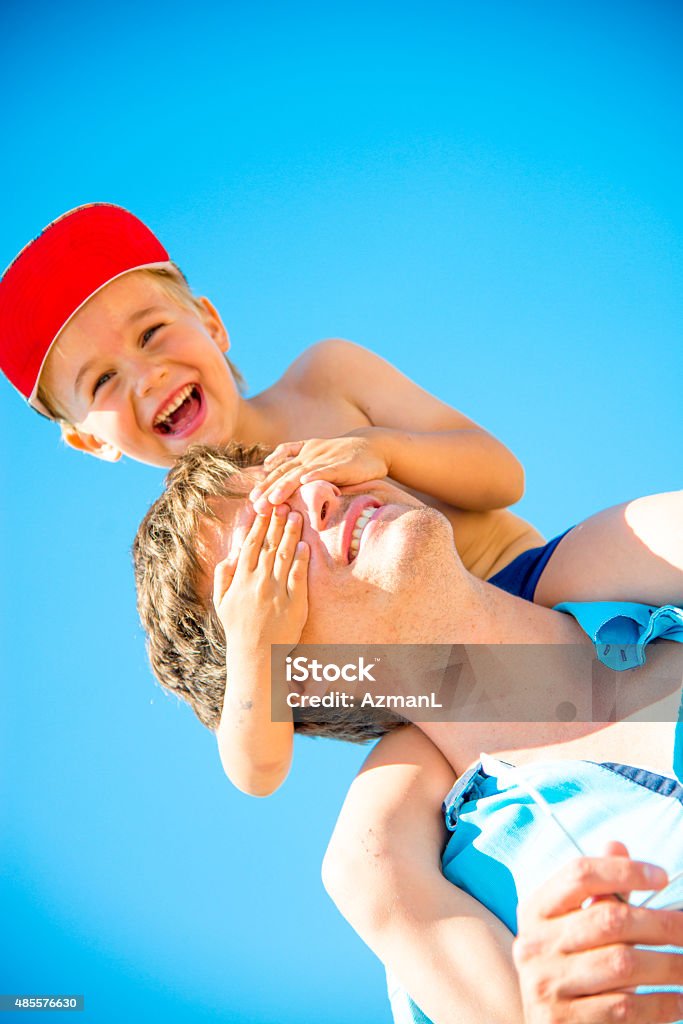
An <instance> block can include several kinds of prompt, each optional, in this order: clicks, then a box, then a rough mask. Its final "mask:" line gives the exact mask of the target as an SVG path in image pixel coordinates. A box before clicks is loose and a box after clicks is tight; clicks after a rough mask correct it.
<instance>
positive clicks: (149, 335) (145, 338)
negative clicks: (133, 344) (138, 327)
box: [140, 324, 164, 346]
mask: <svg viewBox="0 0 683 1024" xmlns="http://www.w3.org/2000/svg"><path fill="white" fill-rule="evenodd" d="M163 326H164V325H163V324H155V325H154V327H150V328H148V329H147V330H146V331H145V332H144V334H143V335H142V336H141V338H140V341H141V342H142V344H143V346H144V345H146V344H147V342H148V341H151V340H152V338H153V337H154V335H155V333H156V332H157V331H158V330H159V328H160V327H163Z"/></svg>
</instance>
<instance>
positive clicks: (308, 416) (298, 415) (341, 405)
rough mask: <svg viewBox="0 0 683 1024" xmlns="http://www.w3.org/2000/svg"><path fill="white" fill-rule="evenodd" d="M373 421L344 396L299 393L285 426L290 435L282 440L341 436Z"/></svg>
mask: <svg viewBox="0 0 683 1024" xmlns="http://www.w3.org/2000/svg"><path fill="white" fill-rule="evenodd" d="M371 425H372V424H371V423H370V421H369V420H368V418H367V416H366V415H365V413H363V412H361V410H360V409H358V408H357V407H356V406H354V405H352V404H351V403H350V402H348V401H347V400H346V399H344V398H341V397H339V396H334V397H330V398H325V397H322V396H320V397H316V398H312V397H307V396H302V395H298V396H297V397H296V400H294V401H292V402H291V404H289V406H288V408H287V414H286V418H285V420H284V423H283V427H284V430H285V432H286V433H287V435H288V436H287V437H283V438H282V441H301V440H303V439H305V438H310V437H340V436H341V435H342V434H348V432H349V431H350V430H358V429H359V428H360V427H369V426H371Z"/></svg>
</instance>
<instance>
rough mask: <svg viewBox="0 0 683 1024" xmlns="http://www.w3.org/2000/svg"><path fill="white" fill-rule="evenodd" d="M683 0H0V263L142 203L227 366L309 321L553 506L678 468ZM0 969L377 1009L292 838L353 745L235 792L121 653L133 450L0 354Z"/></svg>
mask: <svg viewBox="0 0 683 1024" xmlns="http://www.w3.org/2000/svg"><path fill="white" fill-rule="evenodd" d="M682 22H683V18H682V15H681V9H680V6H679V5H678V4H675V3H667V2H658V3H654V4H653V3H647V2H638V3H635V2H631V3H616V2H614V3H612V2H601V3H598V4H588V3H584V2H576V0H574V2H572V3H568V2H563V0H560V2H557V3H554V4H544V3H540V2H532V0H520V2H519V3H516V4H509V3H504V2H502V0H492V2H489V3H487V4H462V3H449V4H447V3H435V2H427V3H424V4H421V5H419V7H418V5H417V4H403V3H394V4H391V5H390V4H383V3H373V2H370V3H365V4H362V5H361V4H358V3H345V4H344V5H343V6H342V5H322V6H321V5H313V4H311V5H307V4H300V3H296V2H294V3H291V4H288V5H284V4H275V3H270V4H269V3H250V4H246V3H230V2H228V3H224V4H220V5H219V4H212V3H209V2H206V0H199V2H197V3H194V4H193V5H191V7H188V6H187V5H182V6H181V5H180V4H178V3H174V2H170V3H168V4H165V5H163V7H152V6H150V5H138V4H136V5H133V4H132V3H122V4H121V5H119V6H118V7H117V8H116V9H115V10H114V9H113V8H112V9H111V10H109V9H106V8H102V7H101V6H99V5H92V4H88V5H85V4H79V3H73V2H69V0H66V2H65V3H63V4H61V5H47V4H40V3H29V4H19V3H18V2H9V3H6V4H5V5H4V6H3V10H2V14H1V15H0V38H1V39H2V40H3V41H2V43H1V44H0V49H1V56H2V60H0V80H1V81H2V88H3V96H4V99H5V103H4V109H3V142H4V146H3V149H4V153H5V157H4V159H3V160H2V162H1V163H0V183H1V185H2V193H1V194H2V195H3V197H4V203H3V216H2V218H1V222H0V265H2V266H4V265H6V264H7V263H8V262H9V261H10V260H11V259H12V257H13V256H14V255H15V253H16V251H18V249H19V248H20V247H21V246H23V245H24V244H25V242H26V241H27V240H28V239H29V238H30V237H32V236H33V235H35V234H36V233H37V232H38V231H39V230H40V229H41V228H42V227H43V226H44V225H45V224H47V223H48V222H49V221H50V220H51V219H53V218H54V217H55V216H57V215H59V214H60V213H62V212H64V211H65V210H67V209H69V208H71V207H73V206H75V205H78V204H80V203H84V202H89V201H94V200H101V201H111V202H117V203H121V204H122V205H124V206H127V207H129V208H130V209H132V210H133V211H134V212H136V213H137V214H138V215H139V216H140V217H142V218H143V219H144V220H145V221H146V222H147V223H149V225H150V226H151V227H152V228H153V229H154V230H155V231H156V232H157V233H158V235H159V236H160V238H161V239H162V240H163V241H164V243H165V244H166V246H167V247H168V249H169V250H170V252H171V254H172V255H173V256H174V258H175V259H176V260H177V262H178V263H179V264H180V266H181V267H182V268H183V270H184V271H185V273H186V274H187V275H188V277H189V279H190V282H191V284H192V285H193V287H194V289H195V290H196V291H197V292H199V293H204V294H207V295H208V296H209V297H211V298H212V299H213V300H214V302H215V303H216V305H217V306H218V308H219V309H220V310H221V312H222V314H223V317H224V319H225V322H226V324H227V326H228V328H229V330H230V333H231V337H232V342H233V350H232V351H233V355H234V358H235V360H236V361H237V363H238V365H239V366H240V367H241V369H242V370H243V372H244V374H245V376H246V378H247V380H248V381H249V384H250V388H251V391H252V392H255V391H258V390H259V389H261V388H262V387H264V386H265V385H266V384H268V383H270V382H272V380H274V379H275V377H276V376H278V375H279V374H280V373H281V372H282V371H283V370H284V368H285V367H286V366H287V365H288V363H289V362H290V361H291V360H292V359H293V358H294V356H295V355H296V354H298V353H299V352H300V351H301V350H302V349H303V348H305V347H306V346H307V345H309V344H311V343H312V342H314V341H316V340H317V339H319V338H322V337H326V336H332V335H336V336H342V337H348V338H352V339H353V340H355V341H358V342H360V343H362V344H365V345H367V346H368V347H370V348H372V349H374V350H376V351H378V352H380V353H381V354H383V355H385V356H386V357H387V358H389V359H390V360H392V361H393V362H394V363H395V364H396V365H398V366H399V367H400V368H401V369H402V370H404V371H405V372H407V373H408V374H410V375H411V376H412V377H414V378H415V379H416V380H418V381H419V383H421V384H422V385H424V386H425V387H427V388H429V389H431V390H432V391H434V392H435V393H436V394H438V395H439V396H440V397H441V398H444V399H446V400H447V401H450V402H451V403H452V404H453V405H454V406H456V407H457V408H460V409H462V410H463V411H464V412H466V413H467V414H469V415H470V416H472V417H473V418H474V419H476V420H478V421H479V422H480V423H482V424H483V425H485V426H486V427H488V428H489V429H490V430H492V431H493V432H494V433H496V434H497V435H498V436H500V437H501V438H502V439H503V440H504V441H506V443H507V444H508V445H509V446H510V447H511V448H512V449H513V451H515V452H516V453H517V454H518V455H519V456H520V457H521V459H522V460H523V462H524V464H525V466H526V469H527V494H526V496H525V498H524V499H523V501H522V503H521V504H520V506H519V510H520V512H521V513H522V514H523V515H525V516H526V517H527V518H529V519H531V520H532V521H533V522H535V523H536V525H537V526H539V528H540V529H541V530H543V531H544V532H545V533H546V534H547V535H549V536H551V535H553V534H555V533H558V532H560V531H561V530H563V529H564V528H566V527H567V526H568V525H570V524H572V523H574V522H576V521H577V520H579V519H581V518H582V517H584V516H586V515H588V514H590V513H591V512H593V511H596V510H598V509H599V508H602V507H604V506H606V505H609V504H612V503H615V502H618V501H622V500H625V499H627V498H630V497H633V496H635V495H637V494H643V493H647V492H652V491H657V490H667V489H671V488H673V487H675V486H678V485H680V470H681V459H680V456H679V455H678V453H677V451H676V450H675V449H674V450H673V454H672V450H671V447H670V445H669V444H668V443H667V442H669V440H670V439H671V438H675V437H676V436H677V435H678V434H679V432H680V425H681V421H680V390H681V380H682V376H681V370H682V365H681V364H682V357H681V325H682V323H683V290H682V288H681V279H682V276H683V275H682V271H683V246H682V242H683V199H682V198H681V189H680V182H681V180H682V179H683V168H682V166H681V165H682V142H681V110H682V109H683V96H682V92H683V90H682V85H683V82H682V78H683V71H682V70H681V63H680V47H681V35H682V32H681V29H682ZM0 419H1V424H2V436H3V445H2V455H1V456H0V458H1V474H2V477H1V484H2V493H3V501H2V511H1V516H2V543H3V569H4V571H3V577H2V578H3V584H2V591H1V593H2V597H1V600H2V616H1V619H0V621H1V622H2V641H3V645H2V646H3V696H2V709H3V710H2V715H1V716H0V740H1V744H2V746H1V753H0V815H1V827H0V837H1V838H0V856H1V858H2V876H1V878H0V894H1V896H0V899H1V901H2V907H3V913H2V916H3V921H4V925H3V928H4V935H3V947H4V948H5V952H4V954H3V957H2V960H1V962H0V991H2V992H14V991H35V992H38V991H41V992H43V991H64V992H77V993H84V994H85V997H86V1006H87V1009H86V1013H85V1019H89V1020H92V1021H97V1022H109V1021H120V1020H121V1019H133V1020H136V1019H148V1020H164V1021H165V1022H169V1024H170V1022H175V1021H180V1022H186V1021H190V1020H191V1021H193V1022H195V1021H196V1022H202V1021H204V1020H207V1021H208V1020H209V1019H212V1020H213V1019H215V1018H216V1016H217V1015H218V1014H220V1015H221V1017H222V1019H224V1020H228V1021H235V1022H238V1021H243V1020H244V1021H251V1022H256V1024H260V1022H264V1024H265V1022H272V1021H277V1022H278V1024H285V1022H288V1021H297V1022H308V1021H310V1022H317V1021H322V1020H324V1021H329V1022H330V1024H337V1022H339V1024H341V1022H342V1021H346V1020H348V1019H354V1020H355V1021H357V1024H366V1022H367V1024H370V1022H372V1024H381V1022H387V1021H388V1020H389V1013H388V1007H387V1004H386V1001H385V998H384V992H383V976H382V971H381V968H380V967H379V965H378V964H377V963H376V962H375V961H374V959H373V957H372V955H371V954H370V953H369V952H368V951H367V950H366V949H365V947H364V946H363V945H362V943H361V942H360V940H359V939H357V938H356V936H355V935H354V934H353V932H352V931H351V930H350V928H349V927H348V926H347V925H346V924H345V923H344V922H343V921H342V919H341V918H340V917H339V915H338V914H337V912H336V911H335V909H334V907H333V906H332V905H331V904H330V903H329V901H328V900H327V898H326V896H325V894H324V892H323V889H322V886H321V883H320V880H319V865H320V861H321V858H322V854H323V851H324V849H325V844H326V839H327V837H328V836H329V833H330V831H331V829H332V826H333V823H334V820H335V817H336V813H337V811H338V808H339V806H340V804H341V801H342V799H343V795H344V792H345V790H346V788H347V787H348V784H349V782H350V780H351V778H352V776H353V774H354V772H355V770H356V768H357V766H358V765H359V764H360V761H361V760H362V757H363V756H364V752H363V750H362V749H360V748H354V747H351V746H345V745H342V744H334V743H331V742H327V741H314V742H312V741H305V740H301V741H299V745H298V750H297V757H296V763H295V768H294V771H293V775H292V777H291V779H290V780H289V781H288V783H287V784H286V786H285V788H284V789H283V790H282V791H281V792H280V793H279V794H277V795H276V796H275V797H273V798H271V799H269V800H268V801H265V802H263V801H256V800H250V799H249V798H247V797H244V796H242V795H240V794H239V793H237V792H236V791H234V790H232V789H231V787H230V785H229V783H228V782H227V781H226V780H225V779H224V778H223V776H222V773H221V770H220V767H219V763H218V759H217V754H216V752H215V749H214V744H213V740H212V738H211V736H210V735H209V734H208V733H207V732H206V731H205V730H203V729H202V727H201V726H200V725H199V724H198V723H197V722H196V721H195V720H194V718H193V716H192V714H191V712H190V711H189V710H188V709H187V708H185V707H183V706H179V705H177V704H176V702H175V701H174V700H173V699H171V698H167V697H166V696H165V695H164V694H163V693H162V692H161V691H160V689H159V688H158V687H157V686H156V685H155V684H154V682H153V680H152V677H151V674H150V671H149V669H148V668H147V666H146V663H145V656H144V645H143V639H142V636H141V633H140V629H139V627H138V625H137V621H136V616H135V611H134V596H133V586H132V578H131V570H130V559H129V554H128V552H129V547H130V543H131V540H132V537H133V535H134V532H135V528H136V525H137V522H138V520H139V519H140V518H141V516H142V514H143V513H144V511H145V510H146V508H147V506H148V504H149V503H150V502H151V500H152V499H153V498H154V497H155V495H156V494H157V493H158V491H159V489H160V486H161V481H162V474H161V473H160V472H158V471H155V470H152V469H149V468H146V467H143V466H138V465H135V464H131V463H122V464H119V465H117V466H114V467H112V466H109V465H106V464H102V463H98V462H97V461H95V460H94V459H89V458H86V457H85V456H79V455H77V454H76V453H73V452H71V451H68V450H66V449H65V448H64V447H63V446H62V445H61V444H60V442H59V440H58V436H57V432H56V430H55V429H54V428H52V427H51V425H49V424H47V423H45V422H43V421H42V420H41V419H40V418H39V417H37V416H36V415H35V414H33V413H31V412H29V411H28V410H26V409H25V408H23V407H22V404H21V402H20V400H19V399H18V398H17V396H16V395H15V394H14V392H13V391H12V389H11V388H10V387H9V386H8V385H7V384H6V382H5V381H0Z"/></svg>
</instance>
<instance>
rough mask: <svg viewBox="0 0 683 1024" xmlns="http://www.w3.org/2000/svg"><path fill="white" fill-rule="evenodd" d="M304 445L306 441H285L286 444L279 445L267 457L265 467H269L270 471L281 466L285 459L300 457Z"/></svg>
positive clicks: (264, 462)
mask: <svg viewBox="0 0 683 1024" xmlns="http://www.w3.org/2000/svg"><path fill="white" fill-rule="evenodd" d="M304 444H305V441H285V443H284V444H279V445H278V446H277V448H276V449H275V451H272V452H271V453H270V455H267V456H266V457H265V459H264V460H263V465H264V466H267V467H268V470H269V471H270V470H271V469H273V468H274V467H275V466H279V465H280V463H281V462H282V461H283V460H284V459H291V458H292V456H293V455H298V454H299V452H300V451H301V449H302V448H303V446H304Z"/></svg>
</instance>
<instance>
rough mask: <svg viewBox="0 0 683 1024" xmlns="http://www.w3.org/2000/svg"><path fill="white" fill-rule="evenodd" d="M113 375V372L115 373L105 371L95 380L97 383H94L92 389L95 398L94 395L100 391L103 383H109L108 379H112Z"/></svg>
mask: <svg viewBox="0 0 683 1024" xmlns="http://www.w3.org/2000/svg"><path fill="white" fill-rule="evenodd" d="M113 376H114V374H113V373H111V372H107V373H103V374H101V375H100V376H99V377H98V378H97V380H96V381H95V384H94V386H93V389H92V393H93V398H94V396H95V395H96V394H97V392H98V391H99V389H100V388H101V387H102V385H103V384H106V383H107V381H108V380H109V379H110V378H111V377H113Z"/></svg>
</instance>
